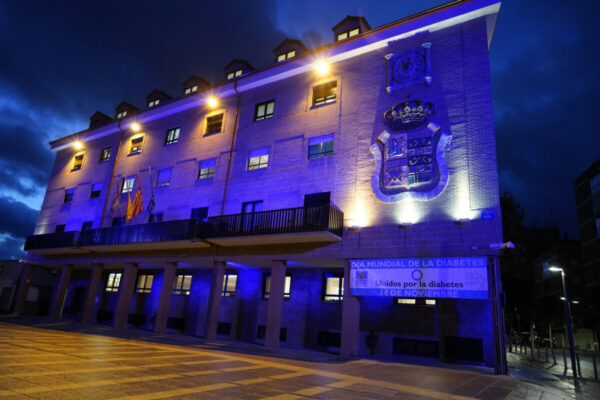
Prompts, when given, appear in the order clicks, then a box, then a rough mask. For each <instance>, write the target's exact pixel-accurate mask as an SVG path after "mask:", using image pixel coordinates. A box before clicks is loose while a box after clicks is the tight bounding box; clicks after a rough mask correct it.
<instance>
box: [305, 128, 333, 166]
mask: <svg viewBox="0 0 600 400" xmlns="http://www.w3.org/2000/svg"><path fill="white" fill-rule="evenodd" d="M332 154H333V133H330V134H328V135H322V136H317V137H314V138H310V139H309V140H308V159H309V160H312V159H313V158H321V157H327V156H330V155H332Z"/></svg>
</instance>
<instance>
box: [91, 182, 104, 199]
mask: <svg viewBox="0 0 600 400" xmlns="http://www.w3.org/2000/svg"><path fill="white" fill-rule="evenodd" d="M100 193H102V182H98V183H94V184H93V185H92V191H91V192H90V199H96V198H98V197H100Z"/></svg>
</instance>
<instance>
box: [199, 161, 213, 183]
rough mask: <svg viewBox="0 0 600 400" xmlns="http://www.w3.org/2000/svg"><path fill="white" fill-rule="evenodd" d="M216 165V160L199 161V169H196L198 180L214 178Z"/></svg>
mask: <svg viewBox="0 0 600 400" xmlns="http://www.w3.org/2000/svg"><path fill="white" fill-rule="evenodd" d="M216 163H217V159H216V158H210V159H208V160H202V161H200V168H199V169H198V179H206V178H212V177H213V176H215V165H216Z"/></svg>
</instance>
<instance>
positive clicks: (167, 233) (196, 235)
mask: <svg viewBox="0 0 600 400" xmlns="http://www.w3.org/2000/svg"><path fill="white" fill-rule="evenodd" d="M201 226H202V221H199V220H196V219H183V220H178V221H165V222H151V223H147V224H139V225H120V226H113V227H110V228H99V229H89V230H86V231H83V232H81V234H80V235H79V247H88V246H110V245H123V244H137V243H153V242H168V241H171V242H172V241H196V240H201V239H202V229H201Z"/></svg>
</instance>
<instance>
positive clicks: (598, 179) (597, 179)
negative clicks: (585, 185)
mask: <svg viewBox="0 0 600 400" xmlns="http://www.w3.org/2000/svg"><path fill="white" fill-rule="evenodd" d="M590 190H591V191H592V194H596V193H600V174H596V176H594V177H593V178H592V179H590Z"/></svg>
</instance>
